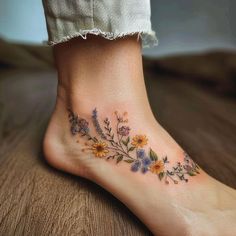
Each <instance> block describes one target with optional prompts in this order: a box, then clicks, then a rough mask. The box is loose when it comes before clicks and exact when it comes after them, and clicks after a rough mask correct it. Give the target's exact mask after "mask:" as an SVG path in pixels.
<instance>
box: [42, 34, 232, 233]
mask: <svg viewBox="0 0 236 236" xmlns="http://www.w3.org/2000/svg"><path fill="white" fill-rule="evenodd" d="M54 52H55V59H56V63H57V68H58V76H59V84H58V96H57V103H56V106H55V110H54V112H53V114H52V117H51V120H50V123H49V126H48V129H47V132H46V134H45V139H44V152H45V156H46V159H47V161H48V162H49V163H50V164H51V165H52V166H54V167H55V168H58V169H60V170H63V171H66V172H69V173H72V174H75V175H79V176H82V177H85V178H87V179H90V180H91V181H94V182H96V183H97V184H99V185H101V186H102V187H104V188H105V189H106V190H108V191H109V192H111V193H112V194H113V195H114V196H116V197H117V198H118V199H120V200H121V201H122V202H123V203H124V204H126V205H127V207H128V208H130V209H131V210H132V211H133V212H134V213H135V214H136V215H137V216H138V217H139V218H140V219H141V220H142V221H143V222H144V224H146V225H147V227H149V229H150V230H151V231H152V232H153V233H154V234H155V235H214V236H215V235H236V228H235V222H236V192H235V190H233V189H231V188H229V187H227V186H225V185H223V184H221V183H219V182H218V181H216V180H215V179H213V178H211V177H210V176H208V175H207V174H206V173H205V172H204V171H203V170H202V169H200V168H199V167H198V165H197V164H195V163H194V162H193V161H192V160H191V158H190V157H189V156H188V155H187V154H186V153H185V152H184V150H182V148H181V147H180V146H179V145H178V144H177V143H176V142H175V141H174V140H173V139H172V138H171V137H170V136H169V134H168V133H167V132H166V131H165V130H163V128H162V127H161V126H160V125H159V124H158V122H157V121H156V120H155V118H154V117H153V115H152V112H151V109H150V106H149V103H148V100H147V96H146V91H145V86H144V81H143V72H142V59H141V49H140V45H139V42H137V40H136V38H135V37H130V38H126V39H122V40H117V41H107V40H105V39H100V38H98V37H91V38H90V39H88V40H81V39H74V40H71V41H70V42H68V43H63V44H61V45H58V46H56V47H55V50H54ZM170 226H171V227H170Z"/></svg>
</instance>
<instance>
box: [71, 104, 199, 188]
mask: <svg viewBox="0 0 236 236" xmlns="http://www.w3.org/2000/svg"><path fill="white" fill-rule="evenodd" d="M114 114H115V117H116V123H115V124H113V125H114V127H115V128H114V127H113V125H111V121H110V120H109V118H105V119H104V120H102V122H101V123H100V121H99V119H98V112H97V109H96V108H95V109H94V110H93V111H92V116H91V118H92V123H93V126H94V128H95V130H96V133H97V136H92V135H91V132H90V127H89V122H88V121H87V120H85V119H83V118H82V117H79V116H78V115H77V114H75V113H73V112H72V111H71V110H70V109H69V121H70V125H71V126H70V130H71V133H72V135H80V136H81V137H84V138H87V140H88V143H86V145H87V146H88V147H87V148H86V149H83V150H89V151H90V152H92V153H93V155H94V156H95V157H97V158H105V159H106V160H111V159H112V160H116V163H117V164H118V163H119V162H121V161H124V162H126V163H128V164H129V165H130V170H131V171H133V172H138V171H140V172H141V173H143V174H145V173H147V172H151V173H153V174H155V175H157V177H158V178H159V180H160V181H162V180H163V181H164V182H165V183H166V184H169V182H170V181H172V182H173V183H174V184H178V183H179V181H185V182H188V177H189V176H196V175H197V174H199V170H200V168H199V166H198V165H197V164H196V163H195V162H194V161H193V160H192V159H191V158H190V157H189V155H188V154H187V153H185V152H184V154H183V155H184V158H183V162H182V163H181V162H177V163H176V164H175V165H174V166H172V167H169V168H168V166H169V165H168V164H169V163H170V162H169V160H168V158H167V156H164V157H162V158H159V157H158V155H157V154H156V152H155V151H154V150H153V149H152V148H150V147H149V148H147V147H146V146H147V145H148V138H147V136H146V135H143V134H137V135H135V136H134V137H131V136H130V130H131V128H130V127H129V126H128V119H127V115H128V113H127V112H124V113H123V114H122V115H120V114H118V112H117V111H116V112H115V113H114Z"/></svg>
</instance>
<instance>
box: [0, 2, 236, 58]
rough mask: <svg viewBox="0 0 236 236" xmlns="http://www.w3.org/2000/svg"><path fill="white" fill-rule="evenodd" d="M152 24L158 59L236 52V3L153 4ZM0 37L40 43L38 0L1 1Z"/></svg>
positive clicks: (147, 51)
mask: <svg viewBox="0 0 236 236" xmlns="http://www.w3.org/2000/svg"><path fill="white" fill-rule="evenodd" d="M151 5H152V24H153V29H154V30H155V31H156V33H157V36H158V39H159V47H155V48H154V49H145V50H144V54H145V55H152V56H161V55H168V54H174V53H183V52H184V53H187V52H193V51H202V50H206V49H219V48H220V49H222V48H227V49H232V48H236V14H235V9H236V1H235V0H178V1H175V0H152V1H151ZM0 37H3V38H5V39H7V40H12V41H21V42H29V43H42V41H45V40H47V30H46V24H45V19H44V13H43V6H42V2H41V0H24V1H19V0H2V1H0Z"/></svg>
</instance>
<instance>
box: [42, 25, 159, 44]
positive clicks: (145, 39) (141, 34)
mask: <svg viewBox="0 0 236 236" xmlns="http://www.w3.org/2000/svg"><path fill="white" fill-rule="evenodd" d="M89 34H90V35H97V36H101V37H103V38H105V39H108V40H115V39H120V38H124V37H127V36H133V35H137V40H139V38H141V40H142V46H143V48H147V47H153V46H156V45H158V40H157V37H156V33H155V32H154V31H148V32H146V31H131V32H121V33H118V32H117V33H114V32H104V31H102V30H100V29H96V28H94V29H90V30H79V31H78V32H75V33H73V34H72V35H66V36H63V37H62V38H61V39H59V40H57V41H52V40H51V41H48V42H47V44H48V45H50V46H54V45H56V44H58V43H63V42H67V41H69V40H70V39H72V38H76V37H82V38H83V39H87V35H89Z"/></svg>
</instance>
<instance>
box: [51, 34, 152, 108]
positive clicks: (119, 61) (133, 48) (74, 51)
mask: <svg viewBox="0 0 236 236" xmlns="http://www.w3.org/2000/svg"><path fill="white" fill-rule="evenodd" d="M95 41H96V42H95ZM54 54H55V61H56V65H57V69H58V77H59V83H58V84H59V89H58V90H59V95H60V94H63V96H64V99H66V100H67V102H68V103H70V102H71V103H76V102H77V103H78V104H72V105H74V106H75V107H77V105H81V102H82V103H84V102H85V100H86V101H87V103H88V104H87V105H89V103H91V104H92V105H93V106H94V101H96V102H100V103H101V104H110V105H112V104H114V103H125V102H126V103H128V102H131V103H132V102H134V100H135V102H136V103H138V102H140V103H141V102H144V103H146V104H147V103H148V101H147V96H146V91H145V86H144V79H143V70H142V56H141V47H140V43H139V42H138V41H137V39H136V37H127V38H125V39H120V40H116V41H109V40H105V39H101V38H99V37H91V38H90V39H88V40H81V39H76V40H71V41H69V42H68V43H65V44H62V45H59V46H56V47H55V49H54ZM134 98H135V99H134Z"/></svg>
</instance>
